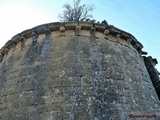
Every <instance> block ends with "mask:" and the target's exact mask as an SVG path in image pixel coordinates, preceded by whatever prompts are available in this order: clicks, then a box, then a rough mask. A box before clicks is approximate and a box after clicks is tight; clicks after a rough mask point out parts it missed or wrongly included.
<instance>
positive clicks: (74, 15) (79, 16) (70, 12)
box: [58, 0, 95, 22]
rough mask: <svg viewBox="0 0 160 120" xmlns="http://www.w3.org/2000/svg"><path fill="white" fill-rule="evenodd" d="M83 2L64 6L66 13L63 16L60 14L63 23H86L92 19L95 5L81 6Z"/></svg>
mask: <svg viewBox="0 0 160 120" xmlns="http://www.w3.org/2000/svg"><path fill="white" fill-rule="evenodd" d="M80 2H81V0H73V4H72V5H71V4H68V3H66V4H64V5H63V8H64V11H63V13H62V14H59V16H58V17H59V19H60V21H62V22H68V21H76V22H78V21H84V20H86V19H90V18H92V14H90V12H92V11H93V10H94V9H95V8H94V6H93V5H86V4H83V5H80Z"/></svg>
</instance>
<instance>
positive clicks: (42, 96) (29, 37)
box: [0, 22, 160, 120]
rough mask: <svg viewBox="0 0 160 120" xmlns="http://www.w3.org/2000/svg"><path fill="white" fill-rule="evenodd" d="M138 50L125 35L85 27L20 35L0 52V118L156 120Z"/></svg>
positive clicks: (159, 115)
mask: <svg viewBox="0 0 160 120" xmlns="http://www.w3.org/2000/svg"><path fill="white" fill-rule="evenodd" d="M142 48H143V46H142V44H141V43H140V42H138V41H137V40H136V38H134V37H133V36H132V35H131V34H129V33H127V32H125V31H122V30H120V29H118V28H116V27H114V26H110V25H104V24H95V23H91V22H79V23H76V22H68V23H50V24H44V25H40V26H37V27H35V28H32V29H29V30H25V31H23V32H21V33H20V34H17V35H15V36H14V37H13V38H12V39H11V40H10V41H8V42H7V43H6V44H5V46H4V47H3V48H2V49H1V50H0V62H1V63H0V119H2V120H7V119H9V120H10V119H11V120H12V119H13V120H24V119H25V120H32V119H33V120H41V119H43V120H128V119H131V118H130V117H129V115H130V114H134V115H156V118H155V119H157V120H158V119H160V109H159V108H160V102H159V99H158V96H157V94H156V92H155V88H154V86H153V84H152V81H151V78H150V75H149V74H148V72H147V69H146V66H145V64H144V60H143V57H142V54H144V53H145V52H143V51H142Z"/></svg>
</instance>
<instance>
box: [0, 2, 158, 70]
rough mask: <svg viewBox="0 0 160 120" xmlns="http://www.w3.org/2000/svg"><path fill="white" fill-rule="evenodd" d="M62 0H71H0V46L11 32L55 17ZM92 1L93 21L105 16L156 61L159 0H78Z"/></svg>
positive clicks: (11, 34)
mask: <svg viewBox="0 0 160 120" xmlns="http://www.w3.org/2000/svg"><path fill="white" fill-rule="evenodd" d="M64 3H72V0H5V1H4V0H0V16H1V19H0V33H1V35H0V48H1V47H2V46H3V45H4V44H5V43H6V41H8V40H9V39H11V38H12V36H14V35H15V34H17V33H19V32H21V31H23V30H25V29H29V28H32V27H34V26H36V25H40V24H44V23H49V22H55V21H58V18H57V16H58V13H61V12H62V11H63V8H62V5H63V4H64ZM81 3H85V4H94V5H95V8H96V9H95V10H94V11H93V12H92V13H93V17H94V18H95V19H96V20H97V21H102V20H107V22H108V23H109V24H111V25H114V26H116V27H118V28H120V29H122V30H124V31H127V32H129V33H131V34H132V35H133V36H135V37H136V38H137V39H138V41H140V42H141V43H142V44H143V46H144V48H143V50H144V51H147V52H148V55H149V56H150V55H151V56H152V57H153V58H157V60H158V62H159V64H158V65H157V66H156V68H157V69H158V70H159V71H160V54H159V52H160V37H159V36H160V7H159V6H160V0H81Z"/></svg>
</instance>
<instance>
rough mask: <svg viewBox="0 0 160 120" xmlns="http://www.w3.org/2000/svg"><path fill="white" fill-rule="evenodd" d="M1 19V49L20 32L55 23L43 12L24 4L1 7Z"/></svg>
mask: <svg viewBox="0 0 160 120" xmlns="http://www.w3.org/2000/svg"><path fill="white" fill-rule="evenodd" d="M0 18H1V19H0V33H1V35H0V48H1V47H2V46H3V45H4V44H5V43H6V42H7V41H8V40H9V39H11V38H12V37H13V36H14V35H16V34H18V33H19V32H22V31H23V30H26V29H29V28H32V27H34V26H36V25H40V24H44V23H48V22H51V21H53V20H52V19H51V18H50V17H47V15H45V14H44V13H42V12H41V11H38V10H36V9H34V8H32V7H30V6H26V5H23V4H9V5H5V6H3V7H0Z"/></svg>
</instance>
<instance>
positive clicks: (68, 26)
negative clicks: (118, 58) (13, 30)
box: [0, 21, 147, 61]
mask: <svg viewBox="0 0 160 120" xmlns="http://www.w3.org/2000/svg"><path fill="white" fill-rule="evenodd" d="M47 30H48V31H50V32H54V31H60V36H61V35H64V32H65V31H67V30H74V31H75V36H83V34H81V32H80V31H81V30H89V31H93V32H101V33H102V34H103V35H104V38H107V36H110V35H111V36H115V37H117V39H124V40H125V41H126V42H127V43H128V44H131V45H132V46H133V48H135V49H136V50H137V51H138V52H139V53H140V54H143V53H145V54H147V53H146V52H143V51H142V48H143V45H142V44H141V43H140V42H139V41H138V40H137V39H136V38H135V37H134V36H133V35H131V34H130V33H128V32H125V31H123V30H121V29H118V28H116V27H114V26H113V25H108V24H98V23H93V22H83V21H81V22H65V23H60V22H53V23H48V24H42V25H39V26H36V27H34V28H32V29H27V30H25V31H22V32H21V33H19V34H17V35H15V36H13V37H12V38H11V40H9V41H8V42H7V43H6V44H5V45H4V46H3V47H2V48H1V49H0V57H1V58H3V56H4V55H5V54H7V52H8V51H9V49H10V48H12V47H15V46H16V44H17V43H19V42H21V46H23V45H25V40H26V39H27V38H30V37H33V39H35V38H36V37H38V35H40V34H44V33H46V31H47ZM65 35H66V34H65ZM66 36H67V35H66ZM93 36H94V35H93ZM95 37H97V36H95ZM0 61H2V60H0Z"/></svg>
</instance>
